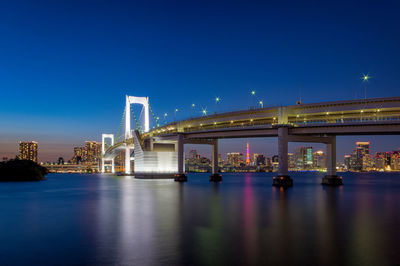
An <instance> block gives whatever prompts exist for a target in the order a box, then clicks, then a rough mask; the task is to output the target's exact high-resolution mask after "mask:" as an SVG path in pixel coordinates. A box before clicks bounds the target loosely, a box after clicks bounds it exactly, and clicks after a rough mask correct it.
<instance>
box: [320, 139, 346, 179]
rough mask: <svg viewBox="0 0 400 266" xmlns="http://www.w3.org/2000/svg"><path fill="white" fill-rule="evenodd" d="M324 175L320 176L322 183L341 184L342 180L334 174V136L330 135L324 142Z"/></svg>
mask: <svg viewBox="0 0 400 266" xmlns="http://www.w3.org/2000/svg"><path fill="white" fill-rule="evenodd" d="M326 168H327V169H326V170H327V173H326V176H325V177H324V178H322V184H323V185H328V186H341V185H343V181H342V178H341V177H338V176H337V175H336V136H332V137H331V139H330V141H329V142H328V143H327V144H326Z"/></svg>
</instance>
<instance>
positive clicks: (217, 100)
mask: <svg viewBox="0 0 400 266" xmlns="http://www.w3.org/2000/svg"><path fill="white" fill-rule="evenodd" d="M219 100H220V98H219V97H216V98H215V111H214V112H215V113H217V103H218V102H219Z"/></svg>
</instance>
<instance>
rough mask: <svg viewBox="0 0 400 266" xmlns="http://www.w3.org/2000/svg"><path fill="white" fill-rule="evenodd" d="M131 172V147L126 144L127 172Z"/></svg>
mask: <svg viewBox="0 0 400 266" xmlns="http://www.w3.org/2000/svg"><path fill="white" fill-rule="evenodd" d="M130 173H131V149H130V148H129V147H128V146H126V148H125V174H130Z"/></svg>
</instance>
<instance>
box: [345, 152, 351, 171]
mask: <svg viewBox="0 0 400 266" xmlns="http://www.w3.org/2000/svg"><path fill="white" fill-rule="evenodd" d="M344 165H345V167H346V170H350V169H351V155H345V156H344Z"/></svg>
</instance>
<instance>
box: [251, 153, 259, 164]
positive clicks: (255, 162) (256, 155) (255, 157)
mask: <svg viewBox="0 0 400 266" xmlns="http://www.w3.org/2000/svg"><path fill="white" fill-rule="evenodd" d="M258 155H259V154H258V153H253V159H252V163H253V165H257V157H258Z"/></svg>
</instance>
